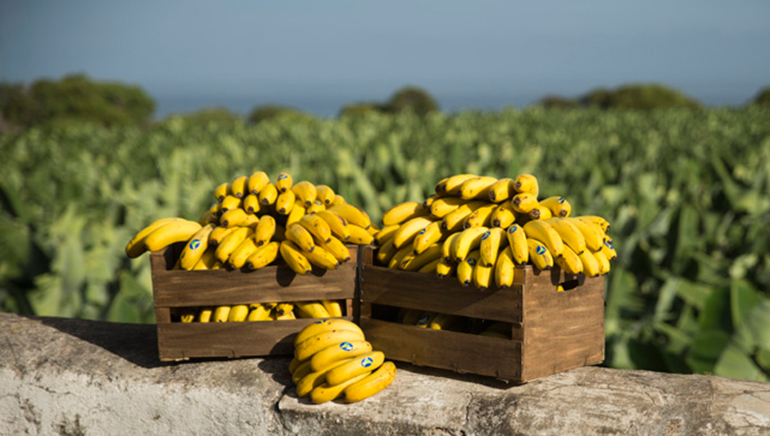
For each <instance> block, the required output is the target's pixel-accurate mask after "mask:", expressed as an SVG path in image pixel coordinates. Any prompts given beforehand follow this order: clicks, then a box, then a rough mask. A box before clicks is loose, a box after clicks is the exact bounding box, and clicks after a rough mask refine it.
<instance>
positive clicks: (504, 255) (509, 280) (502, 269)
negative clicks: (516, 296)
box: [495, 246, 516, 289]
mask: <svg viewBox="0 0 770 436" xmlns="http://www.w3.org/2000/svg"><path fill="white" fill-rule="evenodd" d="M515 274H516V265H515V264H514V261H513V252H512V251H511V247H510V246H508V247H505V249H504V250H502V251H501V252H500V255H499V256H497V262H496V263H495V284H496V285H497V287H498V288H500V289H505V288H510V287H511V286H512V285H513V277H514V275H515Z"/></svg>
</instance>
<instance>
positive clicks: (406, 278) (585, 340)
mask: <svg viewBox="0 0 770 436" xmlns="http://www.w3.org/2000/svg"><path fill="white" fill-rule="evenodd" d="M374 256H375V250H374V249H373V248H372V247H362V251H361V256H360V282H361V283H360V287H361V302H362V305H361V321H360V322H361V326H362V328H363V330H364V333H365V335H366V339H367V340H368V341H369V342H371V343H372V346H373V347H374V349H376V350H381V351H383V352H384V353H385V355H386V356H387V358H388V359H393V360H398V361H404V362H410V363H413V364H415V365H419V366H428V367H434V368H443V369H448V370H453V371H456V372H459V373H473V374H480V375H486V376H493V377H497V378H499V379H502V380H507V381H512V382H516V383H521V382H526V381H529V380H533V379H536V378H539V377H543V376H547V375H550V374H555V373H557V372H561V371H566V370H568V369H572V368H577V367H580V366H585V365H594V364H598V363H601V362H602V361H603V360H604V278H603V277H595V278H586V277H585V276H583V275H582V274H581V275H579V276H570V275H566V274H565V273H564V272H562V271H561V270H560V269H559V268H554V269H553V270H551V271H544V272H540V271H538V270H537V269H533V268H532V267H531V266H525V267H519V268H517V269H516V273H515V279H514V285H513V286H511V287H510V288H508V289H497V288H490V289H488V290H486V291H481V290H479V289H477V288H475V287H473V286H470V287H463V286H462V285H460V283H459V282H458V281H457V280H456V278H453V277H450V278H445V279H439V278H437V277H436V276H434V275H430V274H420V273H416V272H406V271H399V270H392V269H388V268H385V267H381V266H376V265H374V264H373V259H374ZM560 284H561V285H563V287H564V288H565V289H567V290H565V291H563V292H559V291H557V286H558V285H560ZM373 305H374V306H373ZM380 305H381V306H388V307H397V308H410V309H420V310H426V311H432V312H439V313H447V314H453V315H460V316H465V317H470V318H479V319H486V320H493V321H502V322H506V323H510V324H511V336H512V339H511V340H506V339H498V338H492V337H486V336H479V335H474V334H468V333H459V332H452V331H446V330H443V331H442V330H431V329H426V328H420V327H416V326H412V325H403V324H399V323H396V322H392V321H386V320H382V319H376V316H373V310H372V309H373V307H374V308H375V309H376V308H379V307H380ZM376 312H377V311H376V310H375V315H376Z"/></svg>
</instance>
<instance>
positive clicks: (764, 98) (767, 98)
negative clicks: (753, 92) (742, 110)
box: [754, 86, 770, 106]
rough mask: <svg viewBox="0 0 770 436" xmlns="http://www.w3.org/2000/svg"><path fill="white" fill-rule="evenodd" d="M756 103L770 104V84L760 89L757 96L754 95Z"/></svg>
mask: <svg viewBox="0 0 770 436" xmlns="http://www.w3.org/2000/svg"><path fill="white" fill-rule="evenodd" d="M754 104H758V105H762V106H770V86H766V87H764V88H762V89H760V90H759V92H758V93H757V96H756V97H754Z"/></svg>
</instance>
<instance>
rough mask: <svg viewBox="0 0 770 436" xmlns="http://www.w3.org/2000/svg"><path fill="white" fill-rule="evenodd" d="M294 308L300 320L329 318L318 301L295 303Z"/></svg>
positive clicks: (327, 312)
mask: <svg viewBox="0 0 770 436" xmlns="http://www.w3.org/2000/svg"><path fill="white" fill-rule="evenodd" d="M294 307H295V308H296V309H297V310H298V311H299V314H300V318H329V316H330V315H329V311H327V310H326V308H325V307H324V305H323V304H321V302H320V301H296V302H294Z"/></svg>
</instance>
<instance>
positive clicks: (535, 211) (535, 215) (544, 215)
mask: <svg viewBox="0 0 770 436" xmlns="http://www.w3.org/2000/svg"><path fill="white" fill-rule="evenodd" d="M528 215H529V217H530V218H531V219H533V220H547V219H548V218H551V217H552V216H553V213H551V209H548V208H547V207H545V206H543V205H542V204H539V203H538V205H537V206H535V207H534V208H532V210H530V211H529V214H528Z"/></svg>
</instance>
